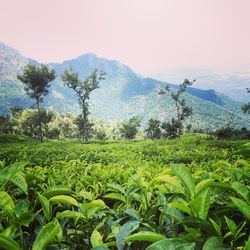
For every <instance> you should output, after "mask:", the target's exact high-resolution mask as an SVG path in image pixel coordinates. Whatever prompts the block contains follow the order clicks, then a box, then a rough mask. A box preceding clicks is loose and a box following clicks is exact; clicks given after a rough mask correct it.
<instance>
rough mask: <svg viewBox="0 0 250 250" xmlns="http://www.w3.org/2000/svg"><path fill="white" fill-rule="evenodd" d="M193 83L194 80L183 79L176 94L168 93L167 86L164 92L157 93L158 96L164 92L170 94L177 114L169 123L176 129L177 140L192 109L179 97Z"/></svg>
mask: <svg viewBox="0 0 250 250" xmlns="http://www.w3.org/2000/svg"><path fill="white" fill-rule="evenodd" d="M194 82H195V80H193V81H189V80H187V79H185V80H184V82H183V83H182V84H180V85H179V89H178V90H177V92H170V88H169V86H168V85H167V86H166V87H165V89H164V90H160V92H159V94H160V95H164V94H165V93H166V92H170V93H171V97H172V99H173V101H174V104H175V107H176V113H177V115H176V117H175V118H173V119H172V120H171V123H172V127H175V128H176V129H177V135H178V138H180V137H181V134H182V131H183V123H184V121H185V120H186V118H187V117H189V116H190V115H191V114H192V108H191V107H188V106H187V105H186V101H185V99H181V95H182V94H183V93H184V92H185V91H186V88H187V87H188V86H191V85H192V84H193V83H194ZM172 129H173V128H172Z"/></svg>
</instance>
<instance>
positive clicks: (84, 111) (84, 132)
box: [82, 107, 89, 142]
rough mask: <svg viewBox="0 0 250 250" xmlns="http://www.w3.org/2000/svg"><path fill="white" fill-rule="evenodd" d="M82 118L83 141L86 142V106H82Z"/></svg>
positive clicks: (87, 136)
mask: <svg viewBox="0 0 250 250" xmlns="http://www.w3.org/2000/svg"><path fill="white" fill-rule="evenodd" d="M82 119H83V135H82V137H83V141H85V142H87V141H88V138H89V135H88V115H87V111H86V107H84V108H83V113H82Z"/></svg>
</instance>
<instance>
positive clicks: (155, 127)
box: [145, 118, 161, 140]
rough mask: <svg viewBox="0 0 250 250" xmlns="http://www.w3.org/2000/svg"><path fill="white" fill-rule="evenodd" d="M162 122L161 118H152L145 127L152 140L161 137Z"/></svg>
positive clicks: (148, 136)
mask: <svg viewBox="0 0 250 250" xmlns="http://www.w3.org/2000/svg"><path fill="white" fill-rule="evenodd" d="M160 124H161V122H160V121H159V120H155V119H152V118H151V119H149V120H148V126H147V128H146V129H145V132H146V135H147V138H149V139H152V140H154V139H160V138H161V128H160Z"/></svg>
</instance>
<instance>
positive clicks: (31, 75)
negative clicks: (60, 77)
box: [17, 64, 56, 142]
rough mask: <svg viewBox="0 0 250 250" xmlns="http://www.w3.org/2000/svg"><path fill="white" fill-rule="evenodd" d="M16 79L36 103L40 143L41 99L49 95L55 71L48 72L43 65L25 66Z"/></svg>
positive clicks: (41, 134) (41, 135)
mask: <svg viewBox="0 0 250 250" xmlns="http://www.w3.org/2000/svg"><path fill="white" fill-rule="evenodd" d="M17 78H18V79H19V80H20V81H21V82H22V83H24V84H25V88H24V89H25V91H26V94H27V95H28V96H29V97H31V98H32V99H34V100H35V101H36V106H37V111H38V126H39V131H38V137H39V140H40V142H43V133H42V120H41V110H40V104H41V102H43V97H44V96H45V95H47V94H48V93H49V91H48V89H49V87H50V82H51V81H53V80H54V79H55V78H56V73H55V70H54V69H52V70H49V68H48V66H47V65H45V64H42V65H41V66H36V65H33V64H27V65H26V66H25V67H24V70H23V73H22V75H18V76H17Z"/></svg>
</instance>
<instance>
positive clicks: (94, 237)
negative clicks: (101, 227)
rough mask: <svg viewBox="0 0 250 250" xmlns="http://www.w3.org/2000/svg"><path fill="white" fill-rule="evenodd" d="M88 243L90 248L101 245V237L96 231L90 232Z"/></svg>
mask: <svg viewBox="0 0 250 250" xmlns="http://www.w3.org/2000/svg"><path fill="white" fill-rule="evenodd" d="M90 242H91V245H92V247H98V246H101V245H103V241H102V236H101V234H100V233H99V232H98V231H97V230H94V231H93V232H92V234H91V237H90Z"/></svg>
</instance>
